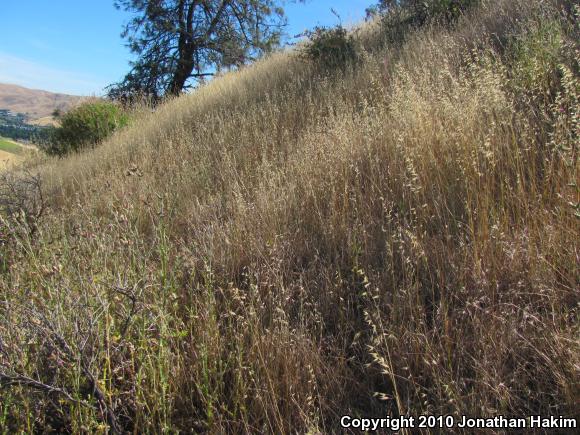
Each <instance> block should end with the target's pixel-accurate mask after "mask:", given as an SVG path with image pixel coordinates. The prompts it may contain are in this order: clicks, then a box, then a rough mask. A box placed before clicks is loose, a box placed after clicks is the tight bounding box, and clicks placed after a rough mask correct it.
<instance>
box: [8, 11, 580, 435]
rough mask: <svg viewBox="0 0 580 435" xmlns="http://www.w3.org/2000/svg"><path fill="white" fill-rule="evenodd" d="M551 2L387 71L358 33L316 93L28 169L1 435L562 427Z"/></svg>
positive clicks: (259, 89)
mask: <svg viewBox="0 0 580 435" xmlns="http://www.w3.org/2000/svg"><path fill="white" fill-rule="evenodd" d="M555 4H556V2H554V3H552V2H539V1H523V0H522V1H517V0H514V1H507V0H505V1H499V0H498V1H490V2H484V6H483V7H482V8H481V9H480V10H478V11H476V12H475V13H474V14H472V15H470V16H469V17H466V18H465V19H463V20H462V21H460V23H458V25H457V26H456V27H455V28H454V29H452V30H445V29H438V28H432V29H424V30H422V31H420V32H415V33H412V34H410V35H408V37H407V38H406V41H405V43H404V45H402V46H400V47H393V46H389V45H386V46H383V44H382V43H381V41H382V40H381V38H382V37H384V35H383V34H382V33H381V29H380V26H379V25H378V24H377V23H375V24H371V25H369V26H368V27H364V28H362V29H360V30H359V31H358V32H359V33H358V34H357V37H358V38H360V40H361V41H363V43H362V48H361V53H360V55H359V57H358V60H357V62H356V64H354V65H351V66H349V67H348V68H345V69H344V70H341V71H340V73H337V74H336V75H332V74H331V75H328V74H327V73H323V72H320V71H319V70H317V68H316V66H315V65H311V64H309V63H307V62H305V61H304V59H303V58H302V57H300V56H296V55H295V53H293V52H289V53H279V54H275V55H273V56H271V57H270V58H268V59H265V60H262V61H260V62H258V63H257V64H256V65H253V66H251V67H248V68H246V69H243V70H241V71H238V72H235V73H231V74H227V75H225V76H223V77H220V78H218V79H216V80H214V81H212V82H210V83H209V84H207V85H205V86H203V87H202V88H200V89H198V90H197V91H195V92H193V93H192V94H191V95H187V96H183V97H181V98H178V99H175V100H173V101H170V102H168V103H166V104H165V105H163V106H162V107H160V108H158V109H157V110H156V111H155V112H154V113H148V112H147V111H144V113H143V114H142V115H141V116H140V117H138V119H137V120H136V121H135V122H134V123H133V125H132V126H131V128H129V129H127V130H124V131H120V132H118V133H116V134H115V136H114V137H113V138H111V139H110V140H109V141H107V142H106V143H104V144H103V145H101V146H100V147H97V148H96V149H94V150H91V151H89V152H86V153H82V154H78V155H74V156H71V157H67V158H65V159H55V160H48V161H44V162H43V163H42V164H39V165H38V166H37V167H36V171H38V172H39V173H40V174H41V175H42V179H43V183H44V184H43V186H44V192H45V198H46V201H47V205H48V207H49V210H48V212H47V213H46V214H45V215H44V216H43V218H42V219H41V220H40V221H39V222H38V223H37V226H34V225H33V224H35V225H36V223H30V222H22V218H18V217H17V218H15V219H13V220H7V219H5V220H3V221H2V223H1V224H0V225H1V226H0V254H1V255H2V262H1V263H0V266H1V267H0V270H1V271H2V275H1V279H0V338H1V341H0V345H1V346H2V347H1V350H2V352H0V373H4V374H5V375H8V376H11V379H12V381H13V382H12V384H11V385H10V388H4V389H1V390H0V427H5V428H7V429H6V430H7V432H18V431H23V432H30V431H33V430H48V428H49V427H51V428H52V429H54V430H55V431H57V432H58V431H64V430H69V431H72V432H74V433H77V432H98V431H100V432H104V431H106V429H107V427H111V426H112V425H116V426H117V427H118V428H123V429H124V430H127V431H133V432H135V433H162V432H168V433H170V432H177V431H179V430H180V431H182V432H189V431H192V430H193V431H197V432H206V433H224V432H233V433H297V432H299V433H302V432H310V433H332V432H339V431H340V427H339V420H340V416H342V415H345V414H351V415H361V416H375V417H378V416H385V415H393V416H396V415H402V414H409V415H419V414H452V415H462V414H465V415H470V416H474V417H475V416H495V415H500V414H501V415H510V416H521V417H525V416H528V415H539V414H541V415H549V414H551V415H560V414H563V415H573V414H574V413H575V412H577V411H576V409H575V405H576V404H577V403H578V400H579V397H578V389H577V385H578V381H579V379H578V367H579V366H580V360H579V358H580V349H579V346H578V332H579V328H578V321H577V318H578V317H577V314H578V313H577V310H578V302H579V298H578V292H577V288H578V283H579V280H580V277H579V275H578V240H580V238H579V237H578V236H579V234H578V229H579V228H578V203H579V197H578V195H579V193H578V187H577V186H578V184H577V182H578V159H577V146H578V143H577V139H578V133H579V131H578V128H579V127H578V125H579V124H578V113H577V108H578V87H579V84H578V83H579V82H578V59H577V53H578V47H577V38H574V37H573V36H574V35H575V33H574V32H575V31H576V30H574V29H575V27H574V26H575V25H576V26H577V19H578V18H577V17H578V16H577V15H567V16H562V15H561V12H559V9H557V8H555V6H554V5H555ZM574 23H576V24H574ZM538 47H544V48H545V50H538ZM19 222H20V223H19ZM31 228H34V229H35V231H31ZM31 233H32V235H31ZM63 343H64V344H63ZM18 376H20V377H21V378H20V382H16V381H15V379H16V378H17V377H18ZM22 377H24V379H28V381H27V382H28V383H27V382H26V381H25V380H23V379H22ZM30 380H34V381H38V382H40V383H42V385H44V387H40V386H38V385H33V384H31V383H30ZM4 382H5V383H7V382H8V381H4ZM47 386H48V387H52V388H53V390H51V391H48V390H47V389H46V387H47ZM43 388H44V389H43ZM99 396H100V398H99Z"/></svg>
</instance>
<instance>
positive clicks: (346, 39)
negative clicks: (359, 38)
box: [303, 25, 356, 70]
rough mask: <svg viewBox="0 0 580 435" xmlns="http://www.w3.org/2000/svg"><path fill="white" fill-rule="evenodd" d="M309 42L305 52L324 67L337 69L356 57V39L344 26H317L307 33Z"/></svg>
mask: <svg viewBox="0 0 580 435" xmlns="http://www.w3.org/2000/svg"><path fill="white" fill-rule="evenodd" d="M305 35H306V36H307V37H308V39H309V42H308V43H307V44H306V45H305V47H304V51H303V53H304V54H305V55H306V57H307V58H308V59H311V60H313V61H315V62H317V63H318V64H319V65H320V66H322V67H323V68H326V69H329V70H335V69H340V68H344V67H346V66H347V65H348V63H349V62H352V61H354V60H355V59H356V46H355V39H354V38H353V36H352V35H350V34H349V33H348V31H347V30H346V29H345V28H344V27H343V26H342V25H337V26H335V27H330V28H326V27H315V28H314V30H311V31H308V32H306V33H305Z"/></svg>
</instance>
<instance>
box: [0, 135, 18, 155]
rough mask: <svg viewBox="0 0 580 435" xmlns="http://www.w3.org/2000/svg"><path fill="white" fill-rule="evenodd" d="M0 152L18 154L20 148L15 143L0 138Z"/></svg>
mask: <svg viewBox="0 0 580 435" xmlns="http://www.w3.org/2000/svg"><path fill="white" fill-rule="evenodd" d="M0 151H5V152H7V153H11V154H20V153H21V152H22V147H21V146H20V145H19V144H17V143H16V142H14V141H12V140H10V139H5V138H3V137H0Z"/></svg>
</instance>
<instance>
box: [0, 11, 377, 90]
mask: <svg viewBox="0 0 580 435" xmlns="http://www.w3.org/2000/svg"><path fill="white" fill-rule="evenodd" d="M1 2H2V5H1V7H0V12H1V14H2V29H1V31H0V82H1V83H12V84H18V85H22V86H26V87H29V88H35V89H45V90H48V91H52V92H62V93H68V94H75V95H92V94H95V95H100V94H102V92H103V88H104V87H105V86H106V85H108V84H110V83H113V82H116V81H119V80H120V79H121V78H122V77H123V76H124V75H125V73H126V72H127V71H128V70H129V65H128V63H129V61H130V60H131V59H132V57H131V54H130V53H129V50H128V49H127V48H126V47H125V45H124V41H123V40H122V39H121V37H120V34H121V30H122V27H123V24H124V23H125V22H127V20H128V19H129V18H130V16H129V15H127V14H126V13H125V12H123V11H118V10H116V9H115V8H114V7H113V0H1ZM373 3H375V1H374V0H307V2H306V4H294V3H288V4H286V7H285V9H286V15H287V17H288V27H287V29H286V32H287V33H288V34H289V35H291V36H293V35H296V34H299V33H301V32H303V31H304V30H306V29H309V28H312V27H314V26H316V25H333V24H336V23H337V22H338V19H337V18H336V16H335V15H334V14H333V13H332V12H331V8H333V9H334V10H335V11H336V12H337V13H338V14H339V15H340V17H341V19H342V22H343V24H344V25H350V24H354V23H356V22H358V21H360V20H362V19H363V18H364V12H365V9H366V8H367V7H368V6H370V5H371V4H373Z"/></svg>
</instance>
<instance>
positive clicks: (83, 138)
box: [45, 100, 129, 156]
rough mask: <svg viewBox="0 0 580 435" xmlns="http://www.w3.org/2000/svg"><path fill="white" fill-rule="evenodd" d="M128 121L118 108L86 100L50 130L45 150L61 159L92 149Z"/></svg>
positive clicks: (124, 113)
mask: <svg viewBox="0 0 580 435" xmlns="http://www.w3.org/2000/svg"><path fill="white" fill-rule="evenodd" d="M128 122H129V116H128V115H127V113H126V112H125V111H124V110H123V109H122V108H121V107H120V106H119V105H117V104H115V103H112V102H110V101H105V100H93V101H88V102H86V103H83V104H81V105H80V106H78V107H76V108H74V109H72V110H70V111H69V112H67V113H65V114H64V115H63V116H62V117H61V118H60V127H57V128H55V129H54V130H53V132H52V134H51V137H50V139H49V140H48V141H47V142H48V144H47V145H48V146H45V150H46V151H47V152H48V153H49V154H53V155H60V156H62V155H65V154H68V153H71V152H76V151H79V150H81V149H84V148H89V147H94V146H95V145H97V144H99V143H100V142H102V141H103V140H105V139H106V138H107V137H109V136H110V135H111V134H112V133H113V132H114V131H115V130H118V129H119V128H122V127H124V126H126V125H127V124H128Z"/></svg>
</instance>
